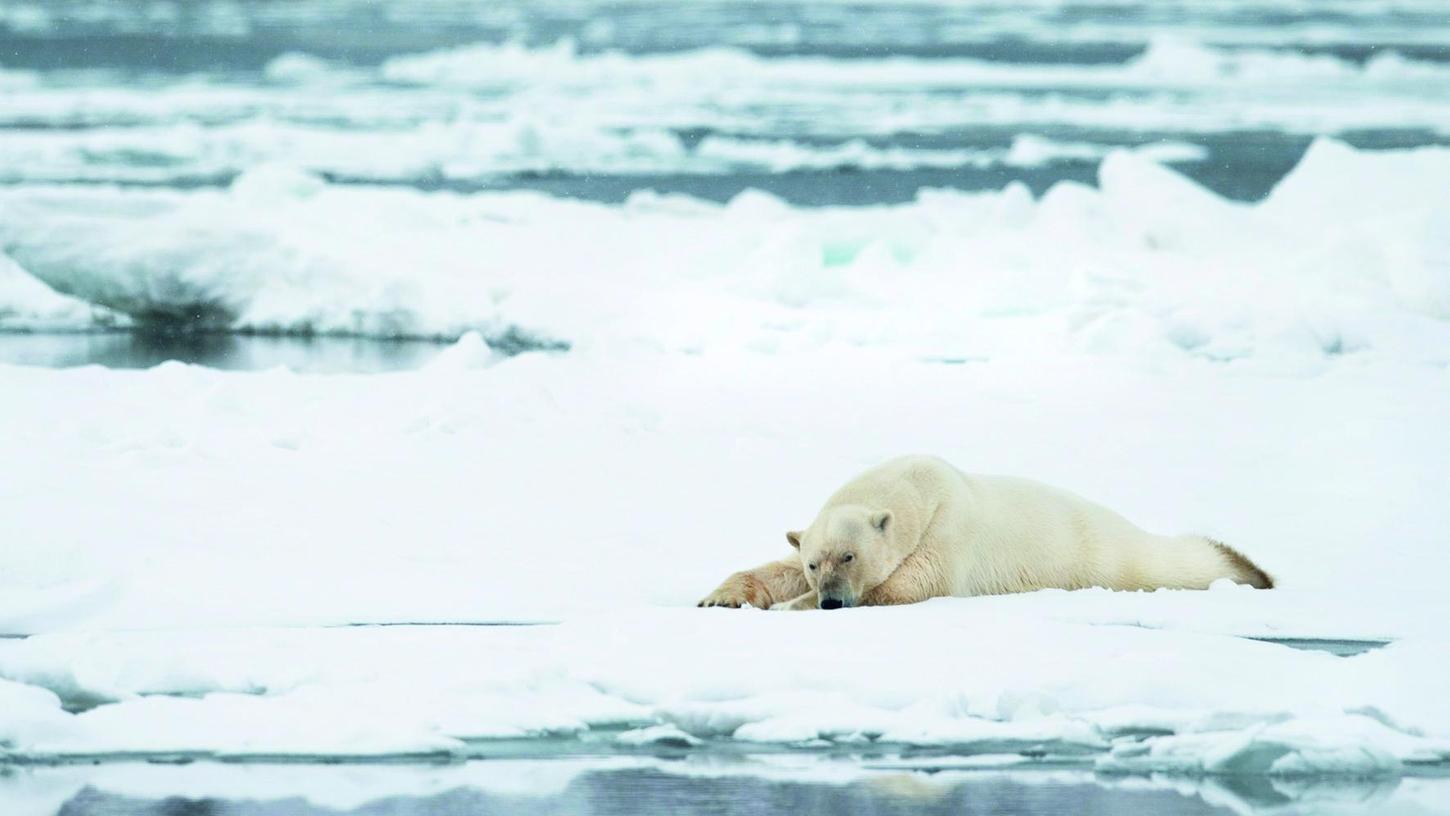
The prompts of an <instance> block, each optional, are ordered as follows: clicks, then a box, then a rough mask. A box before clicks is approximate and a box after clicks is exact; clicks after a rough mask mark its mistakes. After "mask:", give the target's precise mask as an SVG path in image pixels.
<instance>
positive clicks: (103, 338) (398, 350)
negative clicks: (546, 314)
mask: <svg viewBox="0 0 1450 816" xmlns="http://www.w3.org/2000/svg"><path fill="white" fill-rule="evenodd" d="M445 347H446V344H441V343H437V342H432V341H428V340H378V339H371V338H358V337H261V336H249V335H235V334H224V333H206V332H193V333H184V332H182V333H170V332H155V333H144V332H135V333H133V332H112V333H106V334H4V333H0V363H12V364H16V365H28V366H42V367H46V368H69V367H74V366H82V365H102V366H106V367H107V368H151V367H152V366H155V365H159V364H161V363H164V362H166V361H168V360H178V361H180V362H183V363H192V364H195V365H204V366H209V367H212V368H221V369H229V370H259V369H268V368H275V367H277V366H285V367H287V368H290V369H292V370H294V371H299V372H307V373H317V374H336V373H345V372H357V373H371V372H379V371H397V370H401V369H411V368H417V367H419V366H421V365H423V364H424V363H426V362H428V361H429V360H431V359H432V358H433V356H434V355H436V354H437V353H438V352H440V351H442V350H443V349H444V348H445Z"/></svg>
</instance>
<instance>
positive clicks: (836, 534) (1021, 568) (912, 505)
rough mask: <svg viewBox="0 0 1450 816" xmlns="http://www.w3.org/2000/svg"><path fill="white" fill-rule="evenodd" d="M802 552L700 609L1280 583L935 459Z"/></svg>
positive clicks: (1220, 555) (833, 509)
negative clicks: (1217, 583)
mask: <svg viewBox="0 0 1450 816" xmlns="http://www.w3.org/2000/svg"><path fill="white" fill-rule="evenodd" d="M786 539H787V540H788V541H789V542H790V545H791V546H792V547H794V548H796V549H797V550H798V551H799V552H798V553H797V554H796V555H795V556H794V557H791V558H786V559H784V560H781V561H775V562H772V563H770V564H765V565H764V566H761V567H757V568H755V569H752V570H746V571H744V572H737V573H735V574H734V575H732V576H730V577H729V578H727V579H726V580H725V582H724V583H723V584H721V585H720V586H719V588H717V589H716V590H715V591H714V592H712V593H710V594H709V595H708V596H706V597H705V599H704V600H702V601H700V603H699V606H730V607H739V606H742V605H746V604H748V605H750V606H754V607H757V608H761V609H764V608H777V609H816V608H820V609H839V608H841V607H849V606H880V605H887V604H908V603H916V602H918V601H924V600H926V599H927V598H935V597H939V596H957V597H970V596H973V595H998V594H1002V593H1008V592H1031V591H1032V590H1036V589H1044V588H1047V587H1057V588H1060V589H1081V588H1084V587H1093V586H1096V587H1106V588H1108V589H1125V590H1128V589H1156V588H1159V587H1169V588H1177V589H1206V588H1207V587H1208V585H1209V584H1211V583H1213V582H1214V581H1216V580H1218V579H1220V578H1229V579H1231V580H1233V581H1236V582H1238V583H1241V584H1248V585H1249V586H1252V587H1256V588H1259V589H1269V588H1272V587H1273V585H1274V582H1273V579H1271V578H1270V577H1269V576H1268V574H1266V573H1265V572H1264V571H1263V570H1261V569H1259V568H1258V567H1257V566H1255V565H1254V563H1253V562H1251V561H1249V559H1248V558H1246V557H1244V556H1243V555H1242V554H1240V553H1239V552H1237V551H1236V550H1234V549H1232V548H1230V547H1228V546H1226V545H1224V544H1222V543H1220V542H1218V541H1214V540H1213V539H1210V538H1203V537H1200V536H1172V537H1170V536H1159V535H1153V534H1151V533H1147V532H1144V531H1143V530H1140V529H1138V528H1137V527H1136V526H1134V525H1133V524H1132V523H1131V522H1129V521H1128V520H1127V519H1125V518H1123V517H1122V516H1119V515H1118V514H1116V513H1114V512H1112V511H1111V510H1108V509H1106V508H1104V507H1099V506H1098V505H1096V504H1093V503H1092V502H1089V501H1087V500H1086V499H1083V498H1080V497H1078V496H1075V495H1073V494H1071V493H1068V492H1067V491H1065V490H1059V489H1057V488H1054V487H1049V486H1047V485H1044V484H1039V483H1037V482H1033V481H1030V480H1027V479H1017V478H1010V477H1004V476H980V475H973V474H966V473H963V472H961V471H960V470H957V469H956V468H955V467H953V466H952V465H951V464H949V463H947V462H946V461H944V460H942V459H938V458H936V457H932V456H904V457H901V458H899V459H893V460H891V461H889V462H886V463H884V464H881V465H878V466H876V467H874V468H872V469H870V470H868V471H866V472H865V473H863V474H861V475H860V476H857V477H856V478H855V479H852V480H851V481H850V482H848V483H847V484H846V485H845V486H844V487H842V488H841V489H840V490H837V491H836V493H835V494H834V495H832V496H831V498H830V499H828V500H827V501H826V506H825V507H824V508H822V509H821V512H820V514H819V515H817V516H816V519H815V521H813V522H811V525H810V526H809V527H807V528H806V529H805V530H804V531H801V532H791V533H786Z"/></svg>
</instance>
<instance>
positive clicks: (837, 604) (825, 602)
mask: <svg viewBox="0 0 1450 816" xmlns="http://www.w3.org/2000/svg"><path fill="white" fill-rule="evenodd" d="M841 606H842V604H841V599H840V598H822V599H821V608H822V609H840V608H841Z"/></svg>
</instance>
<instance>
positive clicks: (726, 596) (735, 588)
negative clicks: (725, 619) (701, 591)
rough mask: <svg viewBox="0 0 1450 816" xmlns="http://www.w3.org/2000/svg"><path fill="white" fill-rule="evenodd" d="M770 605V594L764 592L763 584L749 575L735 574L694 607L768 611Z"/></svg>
mask: <svg viewBox="0 0 1450 816" xmlns="http://www.w3.org/2000/svg"><path fill="white" fill-rule="evenodd" d="M770 604H771V597H770V592H768V591H767V590H766V588H765V584H763V583H762V582H761V581H760V580H759V579H758V578H756V577H755V576H753V575H751V574H749V573H746V572H737V573H735V574H734V575H732V576H730V577H729V578H726V579H725V583H723V584H721V585H720V586H719V587H717V588H716V589H715V591H714V592H711V593H710V594H709V595H706V596H705V599H704V600H702V601H700V602H699V603H697V604H695V605H696V606H728V607H730V608H731V609H739V608H740V607H742V606H753V607H755V608H756V609H769V608H770Z"/></svg>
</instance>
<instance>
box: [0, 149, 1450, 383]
mask: <svg viewBox="0 0 1450 816" xmlns="http://www.w3.org/2000/svg"><path fill="white" fill-rule="evenodd" d="M1034 149H1035V148H1034ZM1447 157H1450V150H1446V149H1444V148H1423V149H1418V150H1413V151H1401V152H1387V153H1373V154H1369V153H1362V152H1358V151H1355V150H1353V149H1351V148H1349V147H1347V146H1344V145H1342V144H1339V143H1335V142H1330V141H1320V142H1317V143H1316V144H1315V145H1314V147H1313V148H1312V149H1311V150H1310V151H1309V153H1308V154H1307V156H1306V157H1305V160H1304V162H1303V163H1302V164H1301V166H1300V167H1299V168H1298V169H1296V170H1295V171H1294V172H1293V173H1292V174H1291V175H1290V176H1289V177H1288V178H1287V179H1286V180H1285V181H1284V182H1283V183H1282V184H1281V185H1280V186H1279V187H1278V188H1277V189H1276V190H1275V191H1274V193H1273V195H1271V196H1270V197H1269V199H1268V200H1267V201H1266V202H1264V203H1262V204H1260V205H1257V206H1250V205H1240V204H1234V203H1231V202H1227V201H1224V200H1222V199H1220V198H1218V197H1217V196H1215V195H1213V194H1212V193H1210V192H1208V191H1206V190H1204V189H1202V188H1199V187H1197V186H1196V185H1194V184H1193V183H1191V182H1189V181H1188V180H1186V179H1184V178H1183V177H1181V176H1179V175H1177V174H1176V173H1174V172H1172V171H1171V170H1167V169H1165V168H1163V167H1162V166H1160V165H1158V164H1156V163H1154V161H1152V160H1151V159H1150V158H1149V157H1148V156H1146V155H1143V154H1140V153H1136V152H1131V151H1119V152H1115V153H1113V154H1112V155H1110V156H1108V157H1107V158H1106V159H1105V160H1104V161H1103V163H1102V167H1101V170H1100V188H1099V189H1092V188H1088V187H1084V186H1082V185H1075V184H1071V183H1063V184H1059V185H1058V186H1056V187H1054V188H1053V189H1052V190H1050V191H1049V192H1048V193H1047V194H1046V195H1045V196H1044V197H1043V198H1042V200H1040V201H1037V202H1033V201H1032V200H1031V197H1030V196H1029V195H1027V194H1026V191H1025V190H1024V189H1022V188H1021V187H1020V186H1009V187H1008V188H1006V189H1004V190H1002V191H1001V192H998V193H984V194H963V193H952V192H944V191H927V192H925V193H923V194H922V195H921V196H920V197H919V198H918V199H917V200H916V201H915V202H912V203H910V204H906V205H901V206H889V207H863V208H825V209H803V208H795V207H791V206H789V205H786V204H784V203H782V202H780V201H779V200H776V199H773V198H772V197H770V196H767V195H764V194H760V193H753V192H752V193H745V194H741V195H740V196H738V197H737V198H736V199H735V200H733V201H731V202H729V203H728V204H727V205H723V206H719V205H713V204H708V203H705V202H691V203H689V204H688V206H685V205H678V206H677V205H676V204H678V201H680V200H681V199H679V197H675V198H674V199H671V200H672V201H675V202H676V204H671V205H670V206H659V205H658V203H656V204H649V203H647V200H646V198H645V197H641V196H635V197H633V198H631V199H630V201H628V202H626V203H625V204H624V205H622V206H607V205H602V204H589V203H583V202H577V201H567V200H558V199H552V198H548V197H545V196H540V195H536V194H529V193H518V192H512V193H497V194H479V195H470V196H457V195H444V194H427V193H421V192H416V191H407V190H384V189H369V188H354V187H339V186H335V185H328V184H326V183H324V182H322V181H321V180H320V179H318V178H317V177H315V176H313V175H310V174H308V173H305V172H301V171H298V170H296V169H294V168H289V167H285V166H278V165H266V166H261V167H258V168H256V169H254V170H253V171H251V172H248V173H246V174H244V175H243V176H241V177H240V178H239V179H238V180H237V181H236V183H235V184H234V185H233V186H232V188H231V189H230V190H228V191H196V192H186V193H183V192H162V191H128V190H114V189H91V190H77V189H74V188H51V189H47V188H39V189H37V188H14V189H10V190H5V191H0V248H3V249H4V251H5V252H7V253H8V254H9V255H10V257H12V258H13V259H14V260H15V261H16V262H18V263H19V264H20V266H21V267H22V268H23V269H24V271H25V272H26V273H28V275H30V276H33V277H34V278H36V279H38V280H40V281H41V282H43V283H44V284H46V285H47V286H49V287H51V288H53V289H55V290H56V291H57V292H61V293H64V294H66V295H69V296H72V297H74V298H79V299H81V300H84V301H88V302H90V303H94V304H98V305H99V306H103V307H105V308H107V309H111V310H115V311H118V312H121V313H124V314H125V315H127V316H128V317H129V318H130V319H131V320H133V321H136V322H139V323H162V324H177V323H182V322H190V323H200V324H201V325H207V326H212V327H217V328H229V329H236V330H246V331H259V332H299V333H337V334H355V335H372V336H388V337H396V336H421V337H450V338H452V337H458V336H460V335H462V334H463V333H465V332H467V331H470V330H476V331H479V332H480V333H481V334H482V335H483V336H484V337H485V338H487V339H488V341H489V343H490V345H492V346H494V348H495V349H497V350H501V351H509V350H516V349H518V348H530V347H540V346H544V347H556V348H562V347H565V346H566V345H568V344H572V345H576V346H578V345H581V344H582V345H608V346H611V347H618V346H620V345H639V346H644V347H650V348H662V349H669V350H675V351H689V352H696V351H699V350H702V349H707V348H734V349H739V348H748V349H753V350H761V351H772V352H776V353H784V352H788V351H793V350H813V349H821V348H833V347H834V348H862V347H879V348H883V349H888V350H891V351H893V352H895V353H902V352H904V353H907V354H912V355H918V356H923V357H929V358H933V359H970V358H981V357H992V356H1000V355H1012V356H1020V355H1041V354H1060V353H1064V352H1069V353H1088V354H1095V355H1131V356H1135V357H1148V358H1155V359H1156V358H1171V357H1174V356H1183V355H1187V356H1191V357H1200V358H1205V359H1210V360H1216V361H1227V360H1240V359H1250V358H1253V359H1259V360H1261V361H1263V362H1265V363H1267V364H1269V365H1270V366H1272V367H1275V368H1277V369H1279V370H1286V369H1288V370H1311V369H1313V368H1314V367H1316V366H1319V365H1322V364H1324V363H1326V362H1329V361H1332V360H1334V359H1337V358H1339V357H1341V356H1344V355H1360V356H1363V355H1365V354H1378V355H1384V356H1387V357H1391V358H1394V359H1398V360H1402V361H1410V362H1428V363H1434V364H1443V363H1445V362H1447V361H1450V326H1447V324H1446V318H1447V316H1450V288H1447V287H1450V284H1447V282H1446V281H1447V280H1450V278H1447V277H1446V276H1445V275H1444V274H1443V271H1444V269H1445V258H1446V257H1450V252H1447V250H1446V248H1445V240H1446V239H1445V238H1444V234H1443V230H1442V229H1441V228H1442V227H1443V222H1444V219H1445V218H1446V216H1445V215H1444V209H1443V207H1441V206H1439V199H1438V198H1437V193H1438V191H1439V190H1441V189H1444V188H1446V187H1447V186H1450V159H1447ZM1362 190H1371V191H1373V192H1370V193H1364V194H1362V193H1361V192H1360V191H1362ZM562 223H568V224H569V239H568V240H559V234H558V229H559V227H558V225H559V224H562ZM542 270H547V274H543V272H542ZM13 275H14V273H12V277H13ZM22 279H23V278H22ZM47 308H55V307H48V306H47V305H46V304H44V303H42V304H39V305H25V306H23V308H22V307H12V308H11V317H10V318H9V319H11V320H42V319H43V318H44V316H45V315H46V313H47V312H46V309H47Z"/></svg>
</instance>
